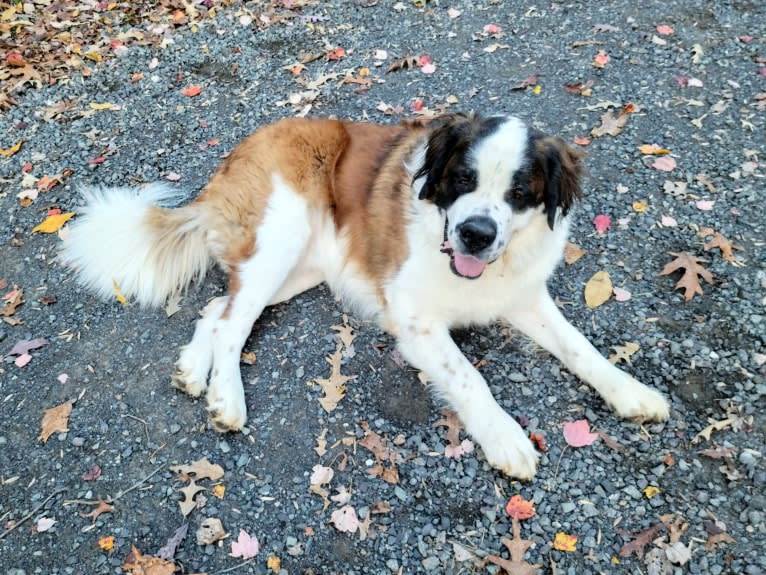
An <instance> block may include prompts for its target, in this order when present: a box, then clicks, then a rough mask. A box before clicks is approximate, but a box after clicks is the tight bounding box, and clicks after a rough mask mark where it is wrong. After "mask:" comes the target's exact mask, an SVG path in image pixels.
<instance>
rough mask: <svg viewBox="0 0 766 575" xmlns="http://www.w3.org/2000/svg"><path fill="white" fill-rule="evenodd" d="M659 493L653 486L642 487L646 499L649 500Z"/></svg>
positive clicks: (658, 489)
mask: <svg viewBox="0 0 766 575" xmlns="http://www.w3.org/2000/svg"><path fill="white" fill-rule="evenodd" d="M659 492H660V488H659V487H655V486H654V485H647V486H646V487H644V495H646V498H647V499H651V498H652V497H654V496H655V495H657V494H658V493H659Z"/></svg>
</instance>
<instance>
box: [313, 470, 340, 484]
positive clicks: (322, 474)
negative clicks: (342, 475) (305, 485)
mask: <svg viewBox="0 0 766 575" xmlns="http://www.w3.org/2000/svg"><path fill="white" fill-rule="evenodd" d="M333 475H335V472H334V471H333V470H332V467H325V466H324V465H315V466H314V467H313V468H312V469H311V477H310V478H309V483H310V484H311V485H327V484H328V483H330V481H332V478H333Z"/></svg>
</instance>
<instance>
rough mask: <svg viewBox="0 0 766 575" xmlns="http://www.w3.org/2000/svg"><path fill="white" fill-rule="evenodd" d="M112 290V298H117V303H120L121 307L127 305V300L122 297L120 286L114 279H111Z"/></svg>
mask: <svg viewBox="0 0 766 575" xmlns="http://www.w3.org/2000/svg"><path fill="white" fill-rule="evenodd" d="M112 290H113V291H114V297H115V298H117V301H118V302H120V303H121V304H122V305H127V304H128V298H126V297H125V296H124V295H123V293H122V289H121V288H120V284H119V283H118V282H117V280H116V279H114V278H112Z"/></svg>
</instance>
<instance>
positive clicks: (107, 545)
mask: <svg viewBox="0 0 766 575" xmlns="http://www.w3.org/2000/svg"><path fill="white" fill-rule="evenodd" d="M98 547H99V549H101V550H102V551H111V550H112V549H114V535H107V536H106V537H102V538H101V539H99V540H98Z"/></svg>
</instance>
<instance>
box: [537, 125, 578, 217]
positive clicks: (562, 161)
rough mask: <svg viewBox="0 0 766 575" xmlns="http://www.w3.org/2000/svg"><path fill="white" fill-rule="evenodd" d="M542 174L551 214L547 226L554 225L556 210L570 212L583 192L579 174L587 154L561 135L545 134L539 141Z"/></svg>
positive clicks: (546, 206)
mask: <svg viewBox="0 0 766 575" xmlns="http://www.w3.org/2000/svg"><path fill="white" fill-rule="evenodd" d="M536 148H537V149H536V152H537V164H538V169H539V176H541V177H542V179H543V182H544V190H543V204H544V205H545V213H546V215H547V216H548V227H549V228H550V229H553V225H554V223H555V222H556V211H557V210H558V209H560V210H561V215H563V216H566V215H567V214H568V213H569V210H570V208H571V207H572V204H574V201H575V200H576V199H577V198H579V197H580V196H581V195H582V191H581V189H580V177H581V176H582V172H583V166H582V159H583V156H584V154H583V153H582V152H581V151H579V150H576V149H574V148H572V147H570V146H569V145H568V144H567V143H566V142H564V140H562V139H561V138H555V137H550V136H548V137H545V138H542V139H540V140H539V141H538V142H537V145H536Z"/></svg>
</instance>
